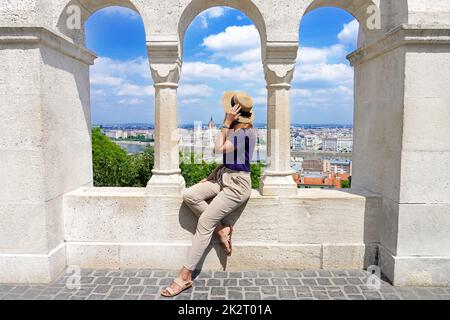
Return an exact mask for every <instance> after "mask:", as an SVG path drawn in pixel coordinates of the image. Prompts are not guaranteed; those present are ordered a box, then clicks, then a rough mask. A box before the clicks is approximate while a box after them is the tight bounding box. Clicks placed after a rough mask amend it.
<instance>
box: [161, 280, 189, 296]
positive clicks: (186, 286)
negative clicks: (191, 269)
mask: <svg viewBox="0 0 450 320" xmlns="http://www.w3.org/2000/svg"><path fill="white" fill-rule="evenodd" d="M173 282H174V283H175V284H176V285H177V286H178V287H180V289H181V290H180V291H179V292H175V290H173V289H172V288H171V287H167V288H165V289H164V290H165V291H167V292H168V293H169V294H168V295H167V294H163V292H164V290H163V292H161V295H162V296H163V297H166V298H172V297H175V296H177V295H179V294H180V293H182V292H183V291H185V290H187V289H189V288H191V287H192V284H193V282H192V281H184V280H183V279H181V278H180V277H178V278H176V279H175V280H173Z"/></svg>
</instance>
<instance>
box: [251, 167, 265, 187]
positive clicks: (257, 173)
mask: <svg viewBox="0 0 450 320" xmlns="http://www.w3.org/2000/svg"><path fill="white" fill-rule="evenodd" d="M263 169H264V165H263V164H261V163H255V164H252V165H251V178H252V188H253V189H259V180H260V178H261V174H262V172H263Z"/></svg>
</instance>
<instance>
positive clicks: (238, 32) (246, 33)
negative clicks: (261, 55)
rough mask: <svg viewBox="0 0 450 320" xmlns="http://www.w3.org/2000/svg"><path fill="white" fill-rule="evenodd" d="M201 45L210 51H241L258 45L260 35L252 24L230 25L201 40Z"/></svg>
mask: <svg viewBox="0 0 450 320" xmlns="http://www.w3.org/2000/svg"><path fill="white" fill-rule="evenodd" d="M203 46H204V47H205V48H206V49H208V50H210V51H215V52H217V51H221V52H224V51H225V52H229V51H235V50H237V51H238V52H243V51H245V50H246V49H254V48H258V47H260V37H259V33H258V30H257V29H256V27H255V26H254V25H248V26H231V27H228V28H226V29H225V31H224V32H221V33H218V34H213V35H210V36H208V37H206V38H205V39H204V40H203Z"/></svg>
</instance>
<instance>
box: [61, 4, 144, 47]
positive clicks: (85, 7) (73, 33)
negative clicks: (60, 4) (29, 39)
mask: <svg viewBox="0 0 450 320" xmlns="http://www.w3.org/2000/svg"><path fill="white" fill-rule="evenodd" d="M64 3H65V6H64V8H62V10H60V11H58V12H61V14H60V15H59V18H58V21H57V24H56V27H57V29H58V30H59V31H60V32H61V33H63V34H64V35H66V36H68V37H70V38H71V39H72V40H73V41H74V42H75V43H77V44H79V45H82V46H84V45H85V34H84V24H85V22H86V21H87V20H88V19H89V17H90V16H92V15H93V14H94V13H95V12H97V11H99V10H101V9H104V8H107V7H112V6H120V7H125V8H129V9H131V10H133V11H135V12H137V13H138V14H139V15H140V16H141V17H142V14H141V12H140V10H139V9H138V7H137V6H136V5H135V4H134V0H69V1H67V0H66V1H64ZM71 6H77V7H78V8H80V18H81V19H80V20H81V21H80V22H81V24H80V25H81V28H80V29H70V28H68V26H67V20H68V18H69V17H70V15H71V14H73V12H71V11H69V10H70V7H71ZM144 26H145V24H144Z"/></svg>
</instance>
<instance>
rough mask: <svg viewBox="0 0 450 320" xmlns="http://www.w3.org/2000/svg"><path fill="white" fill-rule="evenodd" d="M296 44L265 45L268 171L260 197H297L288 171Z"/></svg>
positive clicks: (265, 173)
mask: <svg viewBox="0 0 450 320" xmlns="http://www.w3.org/2000/svg"><path fill="white" fill-rule="evenodd" d="M297 50H298V43H277V44H270V43H269V44H268V45H267V50H266V58H265V60H264V73H265V78H266V81H267V168H266V170H265V171H264V173H263V176H262V178H261V184H260V191H261V193H262V194H263V195H297V194H298V190H297V184H296V183H295V181H294V179H293V177H292V174H293V173H295V172H294V171H293V170H292V169H291V143H290V139H291V135H290V126H291V121H290V119H291V116H290V89H291V82H292V78H293V75H294V69H295V62H296V58H297Z"/></svg>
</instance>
